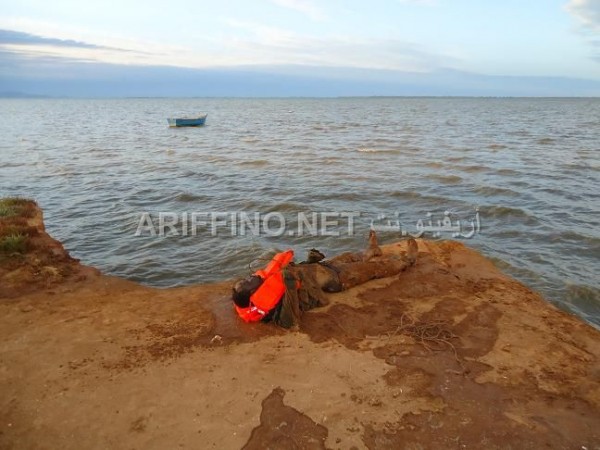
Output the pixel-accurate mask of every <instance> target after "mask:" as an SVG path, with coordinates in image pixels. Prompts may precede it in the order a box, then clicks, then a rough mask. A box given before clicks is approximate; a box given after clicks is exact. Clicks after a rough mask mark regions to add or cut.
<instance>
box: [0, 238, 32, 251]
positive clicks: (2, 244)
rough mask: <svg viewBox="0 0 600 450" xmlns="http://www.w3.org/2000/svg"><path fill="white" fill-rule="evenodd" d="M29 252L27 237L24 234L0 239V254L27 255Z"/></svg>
mask: <svg viewBox="0 0 600 450" xmlns="http://www.w3.org/2000/svg"><path fill="white" fill-rule="evenodd" d="M26 251H27V236H25V235H24V234H9V235H8V236H4V237H2V238H0V252H1V253H6V254H9V255H10V254H12V253H25V252H26Z"/></svg>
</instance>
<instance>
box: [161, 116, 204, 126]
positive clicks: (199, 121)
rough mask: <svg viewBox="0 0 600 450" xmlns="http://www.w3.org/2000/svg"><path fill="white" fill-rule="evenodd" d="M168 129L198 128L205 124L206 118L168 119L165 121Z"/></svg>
mask: <svg viewBox="0 0 600 450" xmlns="http://www.w3.org/2000/svg"><path fill="white" fill-rule="evenodd" d="M167 121H168V122H169V126H170V127H200V126H202V125H204V122H206V116H201V117H190V118H187V117H185V118H183V117H182V118H169V119H167Z"/></svg>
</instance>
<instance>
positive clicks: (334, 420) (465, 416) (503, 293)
mask: <svg viewBox="0 0 600 450" xmlns="http://www.w3.org/2000/svg"><path fill="white" fill-rule="evenodd" d="M27 226H29V227H34V228H36V230H37V234H35V235H34V236H32V239H34V240H35V246H34V248H35V250H34V251H32V253H33V254H29V253H27V254H26V256H25V257H24V259H23V260H21V262H22V264H20V265H17V266H18V267H16V268H15V267H12V268H11V269H12V270H5V269H6V266H0V267H3V269H2V271H0V285H1V286H2V289H0V335H1V336H2V340H1V343H0V394H1V395H0V447H3V448H4V447H6V448H33V447H36V446H39V445H40V443H44V445H47V446H49V447H52V448H73V449H75V448H82V447H84V448H106V447H114V448H173V447H177V446H179V447H183V448H198V447H205V448H210V446H211V445H213V446H214V447H215V448H219V447H220V448H241V447H242V446H245V447H244V448H263V447H265V446H267V445H288V444H290V445H291V443H296V444H298V445H300V444H302V445H305V446H306V447H307V448H325V447H327V448H350V447H352V446H355V447H357V448H411V447H415V446H419V445H420V446H423V447H425V448H448V447H452V448H455V447H461V446H466V448H473V447H475V448H478V447H479V448H480V447H481V446H484V445H485V446H486V447H488V448H504V447H509V446H511V445H512V446H517V447H519V448H540V447H542V446H549V447H551V448H581V447H582V446H585V447H587V448H590V449H591V448H596V447H597V446H598V445H600V432H599V431H598V430H597V423H598V422H599V421H600V332H599V331H598V330H596V329H595V328H594V327H592V326H591V325H588V324H587V323H585V322H583V321H582V320H581V319H579V318H578V317H576V316H572V315H570V314H568V313H566V312H563V311H561V310H559V309H558V308H556V307H555V306H553V305H552V304H551V303H550V302H548V301H546V300H544V299H543V298H542V297H541V296H540V295H539V294H537V293H535V292H533V291H531V290H530V289H528V288H527V287H525V286H524V285H522V284H521V283H519V282H517V281H516V280H514V279H512V278H510V277H508V276H507V275H504V274H502V273H501V272H500V271H499V270H498V269H497V268H496V267H495V266H494V265H493V264H492V263H491V262H490V261H489V260H487V259H486V258H484V257H483V256H482V255H480V254H479V253H477V252H476V251H474V250H472V249H469V248H467V247H465V246H464V245H462V244H460V243H457V242H452V241H435V242H433V241H425V240H419V241H418V244H419V252H420V253H419V259H418V261H417V264H416V265H415V267H413V268H411V269H409V270H407V271H406V272H404V273H402V274H400V275H399V276H397V277H391V278H386V279H381V280H374V281H371V282H368V283H366V284H364V285H361V286H358V287H356V288H353V289H350V290H348V291H346V292H342V293H338V294H331V295H329V296H328V297H329V299H330V305H329V306H327V307H325V308H320V309H315V310H313V311H310V312H307V313H305V314H304V315H303V318H302V324H301V326H300V331H299V332H288V331H285V330H282V329H278V328H276V327H275V326H273V325H270V324H244V323H242V322H241V321H240V320H238V318H237V317H236V316H235V313H234V311H233V309H232V307H231V302H230V300H229V293H230V289H231V283H230V282H221V283H211V284H205V285H193V286H186V287H177V288H162V289H159V288H150V287H146V286H142V285H139V284H137V283H134V282H131V281H127V280H123V279H120V278H117V277H112V276H106V275H103V274H101V273H100V272H99V271H97V270H96V269H93V268H89V267H85V266H82V265H80V264H79V263H78V262H77V261H76V260H74V259H72V258H70V257H69V256H68V254H67V252H66V251H65V250H64V248H63V247H62V245H61V244H60V243H58V242H57V241H55V240H54V239H52V238H51V237H50V236H48V235H47V234H46V233H45V230H44V227H43V218H42V213H41V211H40V210H39V209H36V211H35V213H34V214H33V215H32V216H31V217H29V218H28V219H27ZM32 233H33V232H32ZM403 245H404V244H403V243H394V244H389V245H385V246H382V247H383V249H384V252H385V253H389V254H399V253H401V252H403V251H404V248H403ZM30 253H31V252H30ZM27 255H28V256H27Z"/></svg>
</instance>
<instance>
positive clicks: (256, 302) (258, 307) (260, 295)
mask: <svg viewBox="0 0 600 450" xmlns="http://www.w3.org/2000/svg"><path fill="white" fill-rule="evenodd" d="M292 259H294V252H293V251H292V250H287V251H285V252H281V253H277V254H276V255H275V256H274V257H273V259H272V260H271V262H269V264H267V267H265V268H264V269H261V270H257V271H256V272H254V275H258V276H259V277H261V278H262V280H263V282H262V284H261V285H260V287H259V288H258V289H257V290H256V291H255V292H254V294H252V295H251V296H250V304H249V305H248V306H247V307H246V308H242V307H239V306H237V305H235V304H234V306H235V310H236V311H237V313H238V314H239V316H240V317H241V318H242V320H243V321H244V322H258V321H259V320H261V319H262V318H264V317H265V316H266V315H267V314H268V313H269V311H271V310H272V309H273V308H275V306H277V303H279V300H281V297H283V294H285V283H284V282H283V274H282V272H281V271H282V269H283V268H284V267H285V266H287V265H288V264H289V263H290V262H291V261H292Z"/></svg>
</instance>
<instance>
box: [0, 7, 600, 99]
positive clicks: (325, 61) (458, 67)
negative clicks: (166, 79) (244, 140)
mask: <svg viewBox="0 0 600 450" xmlns="http://www.w3.org/2000/svg"><path fill="white" fill-rule="evenodd" d="M0 6H1V8H2V16H1V17H0V30H2V31H0V83H3V84H4V86H2V85H0V91H5V90H7V89H12V88H15V87H17V88H18V87H19V85H18V83H17V80H19V79H28V80H30V82H29V84H27V86H28V87H31V86H34V84H33V83H34V81H31V80H32V79H33V78H35V79H37V80H38V81H39V82H40V85H42V84H43V82H44V81H46V80H47V79H51V80H54V81H56V80H57V79H60V78H61V76H66V75H65V74H66V73H67V72H70V74H69V76H70V77H74V76H75V77H81V78H85V77H86V76H87V77H88V78H89V77H90V75H89V74H90V71H91V72H93V65H98V67H99V68H100V67H102V68H103V69H106V68H107V67H110V68H111V71H112V72H111V73H113V74H115V73H117V69H119V68H122V69H123V73H124V74H125V73H129V72H128V71H130V70H131V69H132V68H135V69H136V70H137V69H138V68H139V67H138V66H142V67H146V68H148V73H150V70H156V68H163V69H164V68H165V66H166V67H171V68H186V69H201V70H207V69H216V70H219V71H221V73H223V72H222V71H228V70H239V69H240V68H244V70H255V69H258V70H263V71H265V70H266V71H277V72H278V73H285V74H287V75H288V76H292V75H293V76H301V77H307V76H310V75H311V73H312V75H313V76H314V75H315V73H321V72H322V73H324V74H327V77H328V79H331V78H332V77H333V78H335V77H339V78H341V79H344V77H345V76H346V75H347V74H349V73H352V74H354V75H353V76H355V77H357V76H359V75H356V74H357V73H360V74H363V75H364V74H366V73H367V74H368V73H370V71H372V73H388V74H389V73H398V74H399V75H401V74H406V73H411V74H422V75H423V76H424V77H428V76H430V75H431V74H434V73H438V72H439V71H448V70H450V71H452V72H453V73H466V74H470V75H478V76H479V75H480V76H491V77H496V78H493V79H498V78H497V77H552V78H557V77H558V78H566V79H583V80H591V81H593V82H600V0H528V1H524V0H501V1H500V0H370V1H368V2H365V1H364V0H361V1H358V0H348V1H342V0H322V1H317V0H254V1H252V0H246V1H242V0H221V1H214V0H211V1H204V0H195V1H191V0H178V1H176V2H168V1H165V0H145V1H144V2H139V1H130V0H121V1H118V2H117V1H112V0H87V1H85V2H83V1H81V0H52V1H48V0H19V1H9V0H0ZM82 65H83V66H85V67H86V69H87V70H82V69H81V68H82ZM90 65H91V66H90ZM90 67H92V69H91V70H90ZM32 73H35V77H33V75H32ZM138 73H141V72H138ZM61 74H62V75H61ZM86 74H87V75H86ZM376 79H377V77H375V78H374V79H373V80H372V81H373V82H375V81H376ZM432 82H433V81H432ZM573 83H576V81H573ZM374 93H375V94H377V92H374ZM349 94H351V92H350V93H349ZM382 94H385V92H382Z"/></svg>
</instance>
